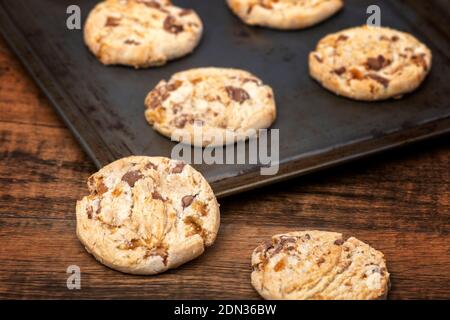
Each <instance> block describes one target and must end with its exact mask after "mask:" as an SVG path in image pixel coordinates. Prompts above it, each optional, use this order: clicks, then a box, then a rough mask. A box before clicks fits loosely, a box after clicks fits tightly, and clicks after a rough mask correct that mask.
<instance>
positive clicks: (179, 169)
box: [170, 162, 186, 174]
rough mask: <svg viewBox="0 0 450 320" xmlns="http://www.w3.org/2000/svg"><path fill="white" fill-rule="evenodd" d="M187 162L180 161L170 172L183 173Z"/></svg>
mask: <svg viewBox="0 0 450 320" xmlns="http://www.w3.org/2000/svg"><path fill="white" fill-rule="evenodd" d="M185 166H186V164H185V163H184V162H178V163H177V165H176V166H175V167H174V168H173V169H172V170H171V171H170V173H174V174H177V173H182V172H183V169H184V167H185Z"/></svg>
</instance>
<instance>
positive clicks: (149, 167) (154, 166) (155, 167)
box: [144, 162, 158, 170]
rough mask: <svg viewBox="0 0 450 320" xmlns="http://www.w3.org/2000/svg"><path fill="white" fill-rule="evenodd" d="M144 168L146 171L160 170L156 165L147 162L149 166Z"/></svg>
mask: <svg viewBox="0 0 450 320" xmlns="http://www.w3.org/2000/svg"><path fill="white" fill-rule="evenodd" d="M144 168H145V169H153V170H158V167H157V166H156V165H155V164H154V163H151V162H147V164H146V165H145V167H144Z"/></svg>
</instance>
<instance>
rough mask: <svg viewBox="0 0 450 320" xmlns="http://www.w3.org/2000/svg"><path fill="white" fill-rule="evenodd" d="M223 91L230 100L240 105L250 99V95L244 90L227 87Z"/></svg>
mask: <svg viewBox="0 0 450 320" xmlns="http://www.w3.org/2000/svg"><path fill="white" fill-rule="evenodd" d="M225 90H227V93H228V96H229V97H230V99H232V100H234V101H237V102H239V103H241V104H242V103H243V102H244V101H245V100H248V99H250V95H249V94H248V92H247V91H245V90H244V89H241V88H236V87H232V86H228V87H225Z"/></svg>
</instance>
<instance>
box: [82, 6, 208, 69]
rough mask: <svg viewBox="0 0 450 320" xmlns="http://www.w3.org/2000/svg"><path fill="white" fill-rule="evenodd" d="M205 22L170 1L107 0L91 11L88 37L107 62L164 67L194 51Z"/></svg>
mask: <svg viewBox="0 0 450 320" xmlns="http://www.w3.org/2000/svg"><path fill="white" fill-rule="evenodd" d="M202 32H203V25H202V22H201V20H200V18H199V17H198V15H197V14H196V13H195V12H194V11H193V10H189V9H182V8H179V7H176V6H173V5H171V2H170V1H169V0H106V1H103V2H101V3H100V4H98V5H97V6H96V7H95V8H94V9H93V10H92V11H91V13H90V14H89V17H88V19H87V21H86V25H85V28H84V38H85V42H86V44H87V46H88V47H89V49H90V50H91V51H92V52H93V53H94V54H95V55H96V56H97V58H98V59H99V60H100V61H101V62H102V63H103V64H105V65H111V64H120V65H129V66H133V67H135V68H145V67H150V66H160V65H163V64H165V63H166V62H167V61H169V60H172V59H176V58H180V57H182V56H185V55H187V54H189V53H190V52H192V51H193V50H194V48H195V47H196V46H197V45H198V43H199V41H200V39H201V36H202Z"/></svg>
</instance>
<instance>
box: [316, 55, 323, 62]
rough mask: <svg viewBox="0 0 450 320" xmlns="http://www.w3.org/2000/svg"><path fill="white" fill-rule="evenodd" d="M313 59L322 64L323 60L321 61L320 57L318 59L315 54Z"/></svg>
mask: <svg viewBox="0 0 450 320" xmlns="http://www.w3.org/2000/svg"><path fill="white" fill-rule="evenodd" d="M314 58H316V60H317V61H318V62H319V63H322V62H323V59H322V58H321V57H319V56H318V55H317V54H315V55H314Z"/></svg>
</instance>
